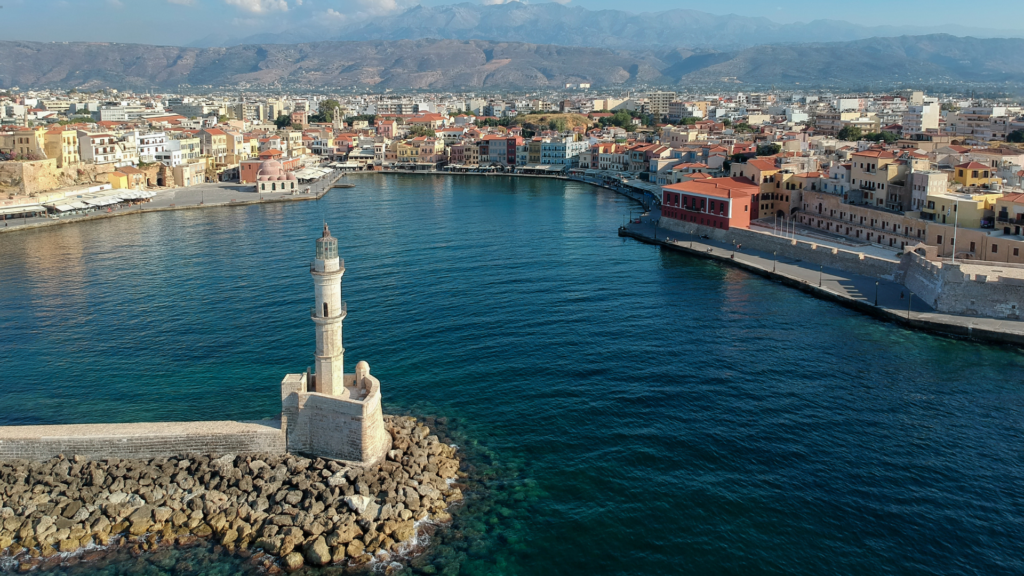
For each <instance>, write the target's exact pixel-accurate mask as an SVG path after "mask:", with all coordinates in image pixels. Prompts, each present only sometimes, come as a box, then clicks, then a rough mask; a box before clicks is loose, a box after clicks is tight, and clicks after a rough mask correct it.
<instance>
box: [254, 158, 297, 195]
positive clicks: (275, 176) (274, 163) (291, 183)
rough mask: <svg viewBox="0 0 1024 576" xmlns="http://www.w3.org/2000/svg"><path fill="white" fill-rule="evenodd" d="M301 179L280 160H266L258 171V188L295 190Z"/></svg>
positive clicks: (261, 191) (260, 189)
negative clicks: (287, 169)
mask: <svg viewBox="0 0 1024 576" xmlns="http://www.w3.org/2000/svg"><path fill="white" fill-rule="evenodd" d="M298 185H299V180H298V178H296V177H295V174H292V173H291V172H287V171H285V169H284V166H283V165H282V164H281V162H280V161H279V160H264V161H263V162H260V167H259V169H258V171H257V172H256V189H257V190H259V192H260V193H263V192H294V191H295V189H296V188H298Z"/></svg>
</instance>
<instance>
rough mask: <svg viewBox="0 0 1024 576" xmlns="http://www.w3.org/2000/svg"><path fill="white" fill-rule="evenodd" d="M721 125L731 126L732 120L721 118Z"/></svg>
mask: <svg viewBox="0 0 1024 576" xmlns="http://www.w3.org/2000/svg"><path fill="white" fill-rule="evenodd" d="M722 126H725V127H726V128H728V127H730V126H732V120H729V119H728V118H723V119H722Z"/></svg>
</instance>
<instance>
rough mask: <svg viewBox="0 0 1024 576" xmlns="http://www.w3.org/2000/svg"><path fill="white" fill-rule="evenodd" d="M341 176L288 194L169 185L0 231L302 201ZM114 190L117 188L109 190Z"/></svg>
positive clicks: (20, 221) (220, 185) (12, 223)
mask: <svg viewBox="0 0 1024 576" xmlns="http://www.w3.org/2000/svg"><path fill="white" fill-rule="evenodd" d="M343 176H345V173H344V172H341V171H335V172H333V173H331V174H328V175H327V176H324V177H323V178H322V179H320V180H317V181H316V182H312V183H310V184H308V185H305V186H303V187H302V188H309V192H307V193H304V194H294V195H293V194H289V193H283V192H277V193H265V194H262V195H260V194H258V193H257V192H256V191H255V190H254V188H255V186H254V185H252V184H239V183H237V182H214V183H208V184H198V185H196V186H188V187H184V188H169V189H166V190H159V191H158V192H157V193H156V196H154V197H153V198H152V200H150V201H149V202H147V203H145V204H140V205H137V206H128V207H124V208H120V209H118V210H113V211H110V212H107V211H105V210H103V211H98V212H93V213H90V214H81V215H76V216H65V217H61V218H16V219H11V220H7V221H6V222H4V223H3V225H0V233H3V232H14V231H17V230H29V229H33V228H42V227H46V226H57V225H61V224H72V223H75V222H87V221H90V220H98V219H102V218H113V217H115V216H125V215H128V214H144V213H146V212H163V211H167V210H193V209H197V208H215V207H222V206H248V205H251V204H273V203H279V202H301V201H304V200H318V199H319V198H321V197H323V195H324V194H326V193H327V191H328V190H330V189H331V188H332V187H333V186H334V185H335V184H336V183H337V182H338V180H340V179H341V178H342V177H343ZM110 192H111V193H116V192H117V191H116V190H111V191H110Z"/></svg>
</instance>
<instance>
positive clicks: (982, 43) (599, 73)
mask: <svg viewBox="0 0 1024 576" xmlns="http://www.w3.org/2000/svg"><path fill="white" fill-rule="evenodd" d="M1021 53H1024V39H1017V38H991V39H979V38H959V37H956V36H950V35H945V34H935V35H929V36H901V37H898V38H871V39H867V40H856V41H851V42H833V43H808V44H792V45H774V46H759V47H755V48H747V49H743V50H737V51H732V52H714V51H694V50H686V49H679V48H675V49H665V50H639V51H624V50H611V49H605V48H592V47H566V46H554V45H543V44H526V43H517V42H490V41H484V40H436V39H435V40H396V41H366V42H315V43H305V44H246V45H240V46H232V47H227V48H183V47H172V46H145V45H137V44H113V43H111V44H106V43H85V42H70V43H39V42H18V41H4V42H0V88H10V87H12V86H19V87H20V88H22V89H34V88H79V89H83V88H84V89H96V88H103V87H112V88H129V89H140V88H141V89H148V88H163V89H167V88H177V87H179V86H181V85H191V86H211V87H238V86H270V87H275V88H292V87H294V88H313V89H318V88H324V89H329V88H336V87H344V88H349V87H361V88H381V89H383V88H389V89H394V90H405V89H435V90H447V89H459V88H469V89H477V88H521V89H538V88H562V87H564V86H565V85H566V84H581V83H588V84H591V85H592V86H593V87H594V88H600V87H604V86H619V85H628V84H630V83H646V84H651V85H679V84H682V85H693V84H711V83H716V82H723V81H728V82H738V83H745V84H760V85H767V84H776V85H781V86H795V85H800V86H801V87H804V88H810V87H816V86H819V87H820V86H828V87H843V86H864V85H866V84H870V83H905V84H911V83H918V84H920V83H922V82H927V83H932V84H943V83H948V84H958V83H964V82H967V83H1010V84H1015V85H1021V84H1024V60H1021V59H1020V58H1019V57H1018V55H1019V54H1021Z"/></svg>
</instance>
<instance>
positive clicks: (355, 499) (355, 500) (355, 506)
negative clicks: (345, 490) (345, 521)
mask: <svg viewBox="0 0 1024 576" xmlns="http://www.w3.org/2000/svg"><path fill="white" fill-rule="evenodd" d="M345 503H346V504H348V507H349V508H350V509H351V510H352V511H353V512H355V513H356V514H359V515H362V514H363V513H364V512H366V508H367V507H368V506H369V505H370V504H371V503H373V498H370V497H369V496H362V495H354V496H346V497H345Z"/></svg>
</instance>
